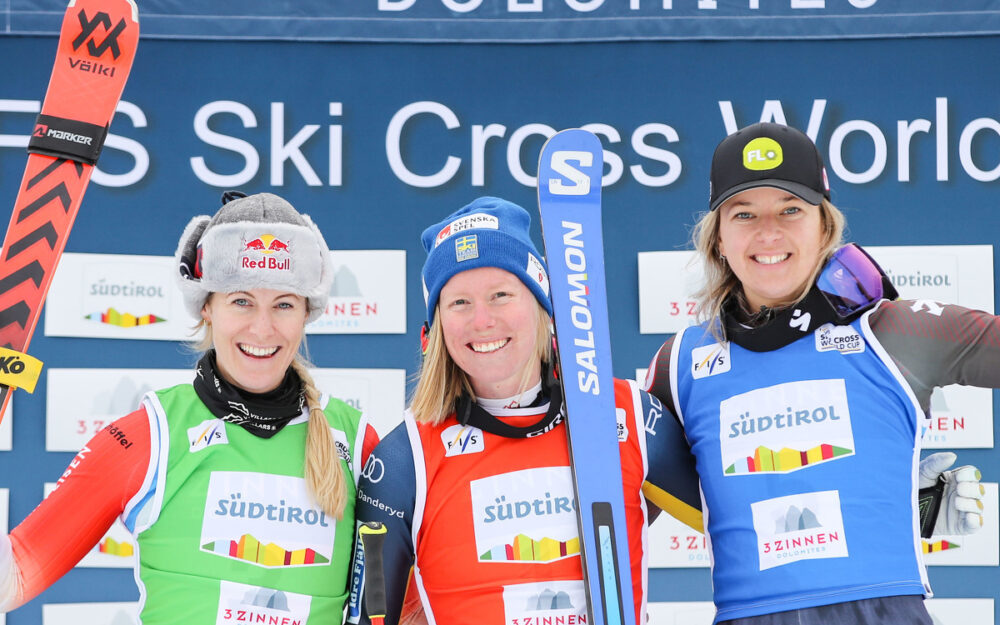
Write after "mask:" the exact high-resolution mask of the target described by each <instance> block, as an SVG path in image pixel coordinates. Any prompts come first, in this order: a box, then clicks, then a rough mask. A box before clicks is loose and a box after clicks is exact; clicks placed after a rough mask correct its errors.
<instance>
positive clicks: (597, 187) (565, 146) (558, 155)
mask: <svg viewBox="0 0 1000 625" xmlns="http://www.w3.org/2000/svg"><path fill="white" fill-rule="evenodd" d="M603 173H604V149H603V147H602V146H601V140H600V139H598V138H597V135H595V134H594V133H592V132H590V131H588V130H584V129H582V128H570V129H567V130H562V131H560V132H557V133H556V134H554V135H553V136H552V137H551V138H549V140H548V141H546V142H545V146H544V147H542V152H541V154H539V158H538V179H537V187H538V198H539V202H540V203H544V202H546V201H551V200H557V199H560V198H566V197H579V196H592V197H596V198H599V197H600V191H601V184H602V182H601V181H602V176H603Z"/></svg>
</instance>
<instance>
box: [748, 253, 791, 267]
mask: <svg viewBox="0 0 1000 625" xmlns="http://www.w3.org/2000/svg"><path fill="white" fill-rule="evenodd" d="M788 256H789V255H788V254H779V255H777V256H754V257H753V258H754V260H756V261H757V262H758V263H760V264H761V265H774V264H777V263H780V262H781V261H783V260H785V259H786V258H788Z"/></svg>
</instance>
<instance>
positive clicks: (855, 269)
mask: <svg viewBox="0 0 1000 625" xmlns="http://www.w3.org/2000/svg"><path fill="white" fill-rule="evenodd" d="M884 276H885V273H884V272H883V271H882V268H881V267H879V266H878V263H876V262H875V260H874V259H873V258H872V257H871V256H869V255H868V253H867V252H865V251H864V250H863V249H861V248H860V247H859V246H857V245H855V244H854V243H848V244H847V245H845V246H843V247H841V248H840V249H839V250H837V251H836V252H834V254H833V256H831V257H830V260H829V262H827V264H826V266H825V267H823V270H822V271H821V272H820V274H819V278H818V279H817V280H816V286H817V288H818V289H819V292H820V293H821V294H822V295H823V297H824V298H825V299H826V301H827V302H828V303H829V304H830V306H831V307H832V308H833V310H834V312H835V313H836V314H837V316H838V317H840V318H841V319H847V318H849V317H851V316H852V315H855V314H857V313H859V312H861V311H864V310H867V309H868V308H871V307H872V306H873V305H875V304H876V303H878V301H879V300H881V299H883V298H884V299H895V298H896V297H897V296H898V294H897V293H896V289H895V288H893V286H892V284H891V283H889V282H888V281H887V280H883V277H884Z"/></svg>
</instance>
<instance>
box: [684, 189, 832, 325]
mask: <svg viewBox="0 0 1000 625" xmlns="http://www.w3.org/2000/svg"><path fill="white" fill-rule="evenodd" d="M721 211H722V207H719V208H717V209H715V210H713V211H708V212H707V213H704V214H702V216H701V217H700V218H699V219H698V223H696V224H695V226H694V231H693V233H692V236H691V240H692V242H693V244H694V249H695V252H697V254H696V258H697V257H698V256H700V257H701V261H702V267H703V268H704V272H705V282H704V284H703V286H702V287H701V288H700V289H699V290H698V291H697V292H695V294H694V297H695V299H696V300H697V301H698V310H697V316H698V320H699V321H705V320H708V319H716V318H718V317H719V315H720V314H721V312H722V305H723V303H724V302H725V301H726V299H727V298H729V296H730V295H733V294H735V295H736V296H737V297H740V298H743V297H744V296H743V289H742V285H741V284H740V280H739V278H737V277H736V274H735V273H733V270H732V269H731V268H730V267H729V263H727V262H726V261H725V259H723V258H722V255H721V254H720V253H719V219H720V217H719V213H720V212H721ZM819 215H820V222H821V224H822V227H823V241H822V245H821V246H820V253H819V262H817V263H816V266H815V267H813V272H812V275H811V276H810V277H809V280H807V281H806V283H805V285H804V286H803V288H802V291H801V292H799V293H798V294H796V296H795V297H794V298H793V299H792V301H789V302H783V303H782V305H783V306H791V305H793V304H797V303H798V302H800V301H802V298H804V297H805V296H806V294H807V293H808V292H809V289H811V288H812V285H813V283H814V282H815V281H816V278H817V277H818V276H819V272H820V270H822V269H823V266H824V265H825V264H826V261H827V260H829V259H830V256H831V255H832V254H833V253H834V252H835V251H837V248H839V247H840V246H841V245H843V239H844V228H845V227H846V224H847V220H846V219H845V218H844V214H843V213H842V212H840V209H838V208H837V207H836V206H834V205H833V204H832V203H831V202H830V201H829V200H827V199H826V198H824V199H823V200H822V201H821V202H820V205H819ZM692 262H694V260H692Z"/></svg>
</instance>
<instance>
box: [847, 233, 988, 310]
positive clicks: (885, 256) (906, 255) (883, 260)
mask: <svg viewBox="0 0 1000 625" xmlns="http://www.w3.org/2000/svg"><path fill="white" fill-rule="evenodd" d="M865 250H866V251H867V252H868V253H869V254H871V255H872V258H874V259H875V260H876V261H878V264H879V265H880V266H881V267H882V269H883V270H884V271H885V273H886V275H887V276H889V279H890V280H891V281H892V283H893V285H895V287H896V290H897V291H899V297H900V298H901V299H929V300H935V301H938V302H943V303H947V304H958V305H959V306H965V307H966V308H972V309H975V310H985V311H986V312H988V313H991V314H992V313H993V246H992V245H909V246H905V245H892V246H882V245H872V246H870V247H865Z"/></svg>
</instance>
